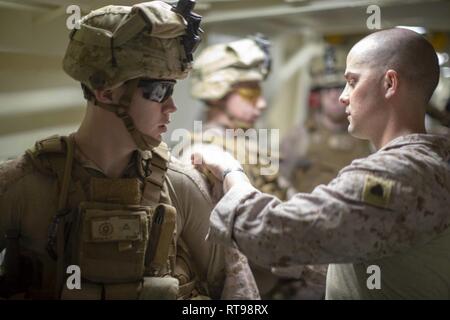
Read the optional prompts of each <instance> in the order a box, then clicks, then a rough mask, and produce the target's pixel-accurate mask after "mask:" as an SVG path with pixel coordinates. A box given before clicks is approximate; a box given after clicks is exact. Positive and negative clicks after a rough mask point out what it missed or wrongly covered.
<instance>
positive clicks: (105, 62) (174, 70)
mask: <svg viewBox="0 0 450 320" xmlns="http://www.w3.org/2000/svg"><path fill="white" fill-rule="evenodd" d="M186 25H187V24H186V21H185V20H184V18H183V17H182V16H181V15H179V14H177V13H175V12H174V11H173V10H172V6H170V5H169V4H167V3H164V2H162V1H151V2H145V3H140V4H136V5H134V6H132V7H129V6H106V7H103V8H100V9H97V10H94V11H92V12H91V13H89V14H88V15H86V16H85V17H83V18H82V20H81V22H80V29H74V30H73V32H72V33H71V36H70V39H71V41H70V43H69V46H68V48H67V50H66V55H65V57H64V60H63V68H64V71H65V72H66V73H67V74H68V75H69V76H71V77H72V78H74V79H75V80H77V81H79V82H81V83H84V84H85V85H87V86H88V87H89V88H90V89H104V88H113V87H117V86H119V85H121V84H122V83H123V82H125V81H127V80H130V79H135V78H140V77H142V78H151V79H183V78H185V77H186V76H187V75H188V73H189V71H190V70H191V68H192V66H191V63H189V62H187V61H185V60H186V55H185V52H184V48H183V45H182V44H181V36H183V35H184V34H185V33H186Z"/></svg>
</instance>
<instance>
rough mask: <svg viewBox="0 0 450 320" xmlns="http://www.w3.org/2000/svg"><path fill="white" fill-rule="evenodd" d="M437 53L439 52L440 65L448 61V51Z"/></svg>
mask: <svg viewBox="0 0 450 320" xmlns="http://www.w3.org/2000/svg"><path fill="white" fill-rule="evenodd" d="M436 54H437V57H438V61H439V65H440V66H442V65H443V64H445V63H447V61H448V53H447V52H437V53H436Z"/></svg>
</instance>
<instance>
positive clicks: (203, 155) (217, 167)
mask: <svg viewBox="0 0 450 320" xmlns="http://www.w3.org/2000/svg"><path fill="white" fill-rule="evenodd" d="M191 161H192V164H193V165H194V166H195V168H196V169H197V170H199V171H200V172H202V173H204V174H206V175H208V172H210V173H212V174H213V175H214V177H215V178H216V179H217V180H219V181H223V182H224V186H223V187H224V192H227V191H228V190H229V189H230V188H231V187H232V186H233V185H234V184H237V183H244V182H246V183H249V181H248V178H247V176H246V175H245V174H244V173H243V171H242V166H241V164H240V163H239V162H238V161H237V160H236V159H234V158H233V156H232V155H231V154H230V153H228V152H225V151H223V150H222V149H221V148H219V147H218V146H216V145H211V144H209V145H205V144H204V145H202V147H201V148H200V149H196V151H195V152H194V153H193V154H192V156H191ZM224 174H225V175H226V177H225V179H224Z"/></svg>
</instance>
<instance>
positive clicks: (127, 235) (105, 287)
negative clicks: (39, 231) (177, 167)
mask: <svg viewBox="0 0 450 320" xmlns="http://www.w3.org/2000/svg"><path fill="white" fill-rule="evenodd" d="M27 155H28V156H29V158H30V159H31V161H32V163H33V165H34V166H35V167H36V169H37V170H38V171H40V172H41V173H43V174H46V175H50V176H54V177H56V178H57V181H58V188H59V200H58V211H57V213H56V214H55V215H54V217H53V220H52V222H51V224H50V226H49V229H48V242H47V248H46V249H47V252H48V254H49V255H50V256H51V257H52V258H53V259H54V261H55V264H56V277H55V278H56V281H54V283H53V285H54V290H53V296H52V298H61V299H190V298H193V297H196V298H199V297H206V295H207V294H208V293H207V289H206V288H203V287H201V286H200V283H199V282H198V281H196V272H195V270H194V269H195V267H194V265H193V264H192V263H191V261H192V259H191V258H190V256H189V252H188V249H187V247H186V245H185V244H184V243H183V241H182V239H181V238H179V239H178V240H176V218H177V212H176V208H175V207H173V206H172V203H171V199H170V197H169V193H168V189H167V184H166V183H165V179H166V172H167V168H168V162H169V157H170V155H169V151H168V149H167V147H166V145H165V144H163V143H161V145H159V146H158V147H156V148H154V149H153V150H152V151H151V152H148V153H144V155H145V156H143V157H142V158H140V159H139V160H140V161H139V164H140V165H139V166H138V171H139V176H140V178H138V177H136V178H123V179H109V178H103V177H94V176H92V175H90V174H89V173H88V172H87V171H86V169H85V168H83V167H82V166H81V165H80V164H78V163H76V162H74V161H73V160H74V141H73V138H72V137H59V136H52V137H50V138H47V139H44V140H41V141H38V142H36V145H35V147H34V149H32V150H28V151H27ZM9 234H10V235H11V236H10V239H9V241H8V247H7V259H5V263H6V268H7V270H9V271H10V272H13V271H11V270H14V269H13V267H14V265H16V266H18V264H19V263H18V262H17V261H18V258H19V257H18V256H19V254H18V252H19V245H18V243H19V242H18V237H19V232H18V231H14V230H13V231H12V232H9ZM23 254H25V252H24V251H23V250H20V255H23ZM25 255H26V254H25ZM31 260H32V261H35V260H36V259H35V258H34V259H31ZM70 265H75V266H78V267H79V268H80V269H79V270H80V271H81V279H82V282H81V289H77V288H75V289H74V288H69V287H68V286H67V285H66V276H67V274H66V270H67V267H68V266H70ZM16 270H17V269H16ZM37 272H38V270H36V268H34V270H33V274H36V273H37ZM15 273H16V274H15V276H18V277H20V276H23V275H20V274H19V272H18V271H15ZM13 276H14V275H13ZM34 277H36V275H34ZM8 278H9V279H11V276H9V277H8ZM41 280H42V279H41ZM10 282H11V283H12V282H14V281H10ZM34 283H40V284H41V285H42V281H39V279H38V281H35V282H34ZM24 289H26V290H27V295H26V297H30V298H35V297H38V298H39V289H36V288H33V287H31V288H24ZM45 298H48V297H45Z"/></svg>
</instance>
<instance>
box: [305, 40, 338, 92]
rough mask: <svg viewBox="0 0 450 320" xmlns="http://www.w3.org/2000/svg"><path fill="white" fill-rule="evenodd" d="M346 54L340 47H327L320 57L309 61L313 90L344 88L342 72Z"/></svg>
mask: <svg viewBox="0 0 450 320" xmlns="http://www.w3.org/2000/svg"><path fill="white" fill-rule="evenodd" d="M346 57H347V52H346V51H345V50H344V49H343V48H341V47H335V46H327V47H325V50H324V52H323V54H322V55H320V56H317V57H315V58H314V59H313V60H312V61H311V69H310V71H311V77H312V85H313V87H314V88H333V87H343V86H345V79H344V72H345V63H346Z"/></svg>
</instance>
